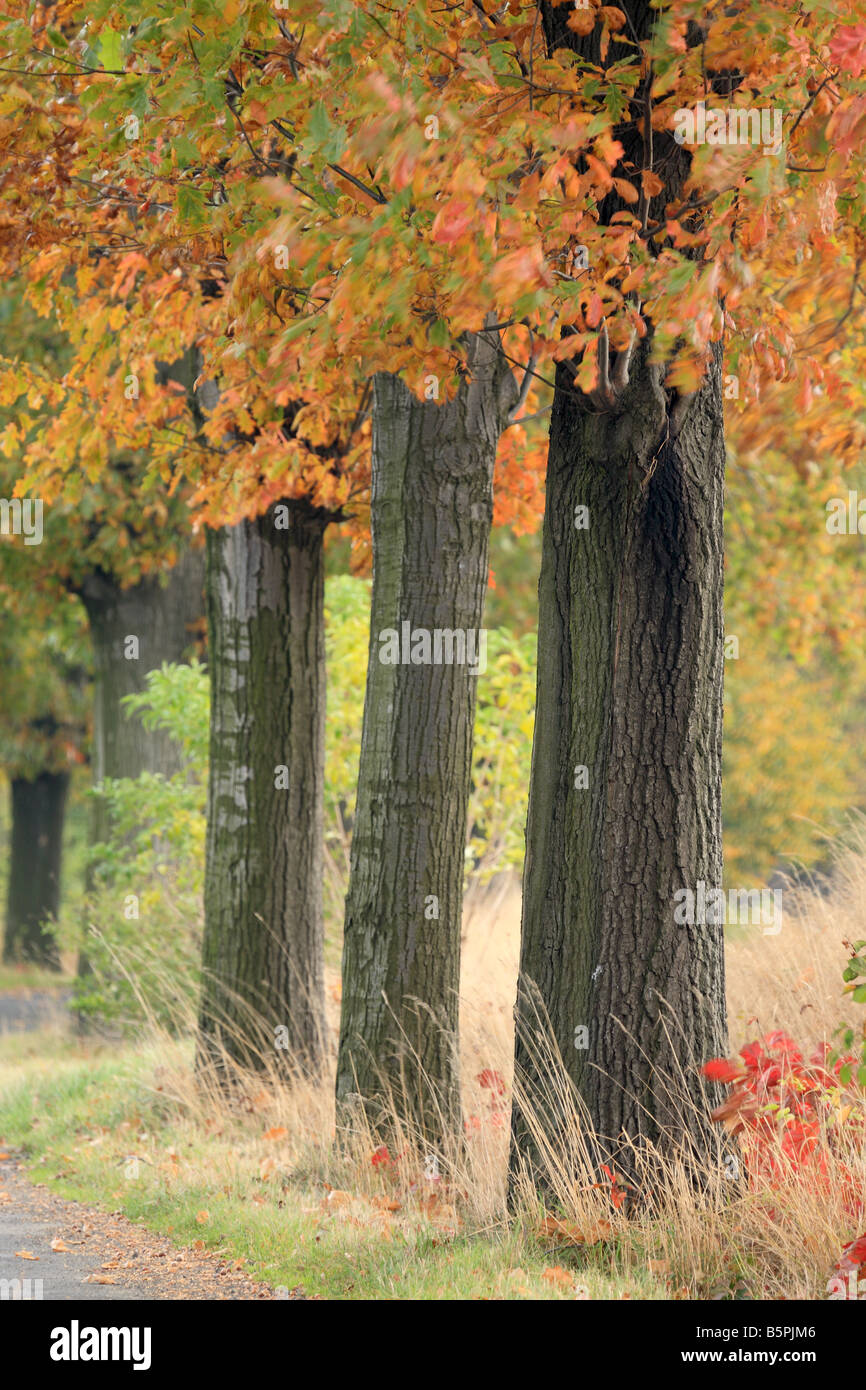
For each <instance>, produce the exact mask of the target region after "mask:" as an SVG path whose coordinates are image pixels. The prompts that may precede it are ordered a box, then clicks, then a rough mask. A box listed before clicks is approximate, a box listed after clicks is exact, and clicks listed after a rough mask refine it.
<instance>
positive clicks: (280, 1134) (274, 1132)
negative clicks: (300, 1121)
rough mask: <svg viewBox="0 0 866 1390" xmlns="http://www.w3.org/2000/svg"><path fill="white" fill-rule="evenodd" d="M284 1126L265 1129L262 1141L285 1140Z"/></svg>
mask: <svg viewBox="0 0 866 1390" xmlns="http://www.w3.org/2000/svg"><path fill="white" fill-rule="evenodd" d="M288 1132H289V1131H288V1130H287V1129H286V1127H285V1125H274V1126H273V1128H272V1129H266V1130H265V1132H264V1134H263V1135H262V1138H263V1139H285V1137H286V1135H287V1134H288Z"/></svg>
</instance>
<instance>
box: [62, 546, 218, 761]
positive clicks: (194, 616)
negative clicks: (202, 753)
mask: <svg viewBox="0 0 866 1390" xmlns="http://www.w3.org/2000/svg"><path fill="white" fill-rule="evenodd" d="M203 586H204V556H203V554H202V552H201V551H200V550H188V551H186V552H185V553H184V554H183V555H182V556H181V558H180V559H179V560H178V562H177V564H176V565H175V567H174V569H172V570H170V571H169V573H168V582H167V583H166V584H165V585H164V586H163V585H161V584H160V580H159V577H157V576H154V577H152V578H147V579H143V580H142V581H141V582H140V583H139V584H135V585H133V586H132V587H131V588H129V589H121V588H120V586H119V585H118V584H117V583H116V581H115V580H114V579H112V578H110V577H109V576H107V575H90V576H88V578H87V579H86V580H85V582H84V584H83V586H82V591H81V597H82V599H83V602H84V606H85V608H86V609H87V616H88V618H89V621H90V631H91V635H92V638H93V651H94V715H93V778H94V783H95V784H96V785H97V786H98V785H99V783H100V782H101V781H102V780H103V778H105V777H137V776H138V775H139V773H141V772H162V773H165V774H166V776H169V775H171V773H173V772H176V771H177V770H178V769H179V768H180V766H181V764H182V760H183V755H182V752H181V750H180V749H179V748H178V746H177V744H176V743H174V742H173V741H172V739H171V738H170V737H169V736H168V734H167V733H165V732H164V731H163V730H161V729H145V727H144V725H143V724H142V722H141V720H140V719H137V718H132V719H129V718H127V715H126V712H125V711H124V709H123V708H122V706H121V703H120V702H121V700H122V699H123V697H124V696H125V695H133V694H138V693H139V692H140V691H142V690H145V689H146V687H147V679H146V677H147V673H148V672H149V671H153V670H157V669H158V668H159V667H160V666H161V665H162V664H163V662H176V661H182V660H183V659H184V657H185V656H186V654H187V653H188V651H189V649H190V647H191V646H192V644H193V642H194V640H195V635H196V634H195V628H196V626H197V624H199V623H200V621H201V618H202V616H203V608H204V602H203Z"/></svg>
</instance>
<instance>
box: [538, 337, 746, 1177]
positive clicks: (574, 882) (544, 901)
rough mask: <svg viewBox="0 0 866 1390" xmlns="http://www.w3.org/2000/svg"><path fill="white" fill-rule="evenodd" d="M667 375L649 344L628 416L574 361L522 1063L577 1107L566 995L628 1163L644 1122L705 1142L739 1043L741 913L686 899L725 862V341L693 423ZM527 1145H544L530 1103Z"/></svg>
mask: <svg viewBox="0 0 866 1390" xmlns="http://www.w3.org/2000/svg"><path fill="white" fill-rule="evenodd" d="M661 375H662V369H660V368H658V367H651V366H648V365H647V362H646V354H641V356H640V358H639V359H636V360H635V362H634V363H633V367H632V373H631V377H632V379H631V382H630V384H629V386H628V388H627V390H626V393H625V395H624V396H623V399H622V401H621V402H620V408H619V409H617V410H614V411H612V412H610V413H607V414H596V413H593V412H592V411H590V410H589V409H588V408H587V401H586V399H585V398H584V397H581V396H579V395H578V393H577V392H576V391H575V390H574V388H573V387H572V386H570V385H568V384H567V378H566V376H565V374H564V373H561V374H560V377H559V380H558V385H559V386H560V387H561V389H559V390H558V391H557V394H556V400H555V405H554V412H553V417H552V421H551V438H550V456H549V464H548V474H547V495H546V510H545V521H544V540H543V554H542V569H541V582H540V588H539V632H538V695H537V710H536V724H535V741H534V746H533V760H532V775H531V782H530V801H529V819H528V825H527V849H526V862H525V869H524V904H523V938H522V950H521V967H520V968H521V978H522V982H523V983H522V987H521V989H520V990H519V996H518V1040H517V1050H516V1064H517V1067H518V1069H519V1071H520V1073H522V1074H524V1075H525V1077H526V1080H527V1083H528V1087H529V1091H530V1093H532V1092H535V1099H536V1103H537V1104H539V1105H540V1108H541V1112H542V1113H543V1115H544V1117H545V1118H544V1123H545V1126H546V1127H547V1128H548V1129H549V1131H550V1132H551V1133H552V1135H553V1136H554V1138H555V1136H556V1134H557V1131H558V1129H559V1127H560V1126H562V1125H564V1124H565V1123H567V1116H566V1114H565V1109H566V1108H567V1107H562V1106H557V1104H556V1103H555V1102H554V1101H553V1100H552V1099H551V1097H550V1087H549V1085H546V1084H545V1074H546V1067H545V1064H544V1060H543V1048H540V1047H539V1036H540V1034H541V1033H542V1032H543V1031H544V1030H543V1027H542V1024H541V1023H540V1018H541V1017H543V1015H544V1014H545V1013H546V1015H547V1016H548V1017H549V1021H550V1025H551V1029H552V1033H553V1036H554V1038H555V1041H556V1044H557V1046H558V1049H559V1051H560V1053H561V1056H562V1058H563V1059H564V1063H565V1067H566V1070H567V1071H568V1074H569V1075H570V1077H571V1079H572V1080H573V1082H574V1084H575V1086H576V1088H577V1091H578V1093H579V1094H580V1096H581V1097H582V1098H583V1100H584V1101H585V1102H586V1104H587V1106H588V1110H589V1116H590V1118H591V1120H592V1123H593V1125H594V1127H595V1129H596V1131H597V1133H598V1135H599V1136H600V1138H601V1144H600V1149H599V1157H600V1158H604V1159H605V1160H606V1161H608V1162H610V1161H613V1162H614V1163H615V1164H616V1166H617V1167H618V1168H619V1170H620V1171H626V1172H628V1171H630V1170H631V1169H632V1164H631V1163H630V1160H629V1154H628V1152H626V1151H620V1149H619V1145H620V1141H621V1138H622V1136H623V1135H625V1136H627V1137H628V1139H630V1140H632V1141H639V1140H640V1139H641V1138H642V1137H646V1138H649V1139H651V1140H654V1141H659V1140H661V1141H662V1142H666V1141H667V1140H669V1139H675V1140H677V1141H682V1140H683V1139H686V1140H691V1141H692V1142H693V1144H694V1146H695V1150H696V1152H697V1153H698V1154H700V1153H701V1152H705V1151H706V1145H707V1143H708V1139H707V1129H706V1126H705V1123H704V1121H703V1119H702V1115H703V1113H704V1110H705V1105H704V1099H703V1094H702V1086H701V1083H700V1080H699V1077H698V1074H697V1065H698V1064H699V1063H702V1062H704V1061H706V1060H707V1059H708V1058H710V1057H713V1056H719V1055H722V1054H724V1052H725V1049H726V1023H725V1006H724V951H723V932H722V927H721V926H706V925H694V926H690V925H678V924H677V922H676V921H675V917H674V912H675V907H676V905H677V902H678V901H681V900H678V899H676V898H675V894H676V893H677V892H678V891H679V890H682V889H691V890H692V891H693V892H697V891H698V890H697V885H698V884H699V882H703V883H704V884H705V885H706V887H707V889H709V888H710V887H713V888H718V887H720V886H721V875H722V842H721V735H722V668H723V631H722V558H723V557H722V511H723V487H724V442H723V424H722V396H721V368H720V355H719V353H718V352H717V353H716V354H715V356H714V360H713V363H712V365H711V369H710V372H709V375H708V377H707V379H706V380H705V382H704V384H703V385H702V387H701V388H700V390H699V391H698V392H697V394H696V395H695V396H694V397H692V398H691V400H690V401H689V402H688V406H687V409H685V411H684V414H683V418H682V421H681V422H677V423H678V424H679V428H677V424H676V423H675V420H676V413H675V417H674V420H672V418H671V412H670V410H669V400H668V396H669V394H670V393H668V392H666V391H665V390H664V389H663V387H662V383H661ZM577 507H586V508H588V529H578V526H577V525H576V519H578V518H582V514H579V513H576V508H577ZM582 519H586V518H582ZM582 768H584V769H586V773H585V774H583V773H582V772H581V771H580V769H582ZM530 982H531V985H534V986H535V989H533V988H532V987H531V985H530ZM580 1028H585V1029H586V1030H587V1032H586V1034H585V1035H581V1034H580V1033H578V1031H577V1030H578V1029H580ZM545 1092H547V1094H548V1103H547V1104H546V1105H545V1103H544V1101H543V1100H542V1099H541V1096H542V1095H543V1094H544V1093H545ZM683 1097H685V1098H686V1103H685V1106H684V1105H683ZM689 1103H691V1104H692V1106H693V1107H694V1108H693V1109H691V1108H689ZM514 1144H515V1153H514V1155H513V1156H514V1158H515V1160H516V1158H517V1156H518V1155H520V1154H522V1155H524V1156H525V1157H528V1158H530V1160H532V1158H533V1156H534V1155H535V1154H536V1152H537V1151H536V1149H535V1146H534V1144H533V1143H532V1140H531V1138H530V1134H529V1130H528V1126H527V1124H526V1120H525V1117H524V1116H523V1115H522V1113H521V1112H520V1109H519V1107H515V1118H514Z"/></svg>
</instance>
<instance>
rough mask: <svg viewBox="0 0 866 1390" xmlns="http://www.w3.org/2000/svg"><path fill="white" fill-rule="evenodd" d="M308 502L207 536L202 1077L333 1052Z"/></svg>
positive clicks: (315, 571)
mask: <svg viewBox="0 0 866 1390" xmlns="http://www.w3.org/2000/svg"><path fill="white" fill-rule="evenodd" d="M331 520H333V518H332V517H331V516H330V515H329V514H327V513H325V512H321V511H317V510H315V509H313V508H311V507H310V506H309V505H308V504H306V503H305V502H302V501H295V502H287V503H280V504H277V505H276V506H275V507H272V508H271V510H270V511H269V512H268V513H267V515H266V516H264V517H261V518H259V519H258V520H257V521H243V522H241V523H240V524H238V525H236V526H232V527H227V528H224V529H222V530H215V531H210V532H209V533H208V628H209V640H210V671H211V747H210V783H209V789H208V833H207V852H206V865H205V930H204V944H203V957H202V959H203V967H204V981H203V987H202V1003H201V1014H200V1031H199V1049H198V1066H199V1069H200V1071H211V1069H213V1068H216V1069H217V1072H221V1071H222V1070H223V1063H224V1062H225V1060H226V1058H227V1057H228V1058H232V1059H234V1060H235V1061H236V1062H238V1063H240V1064H242V1065H244V1066H247V1067H253V1068H260V1067H262V1065H263V1064H264V1062H265V1061H266V1059H267V1058H269V1057H270V1058H273V1057H274V1055H275V1054H274V1049H275V1047H276V1048H277V1049H278V1051H277V1053H276V1055H277V1056H278V1057H279V1056H280V1053H281V1052H282V1053H285V1055H286V1059H287V1061H288V1062H289V1063H290V1065H292V1066H293V1067H296V1068H299V1069H303V1070H306V1071H308V1072H312V1071H314V1070H315V1069H317V1068H318V1067H319V1065H320V1064H321V1061H322V1058H323V1053H324V1039H325V1016H324V965H323V936H324V932H323V918H322V879H323V872H324V864H323V839H324V821H323V814H324V812H323V807H324V736H325V645H324V548H323V538H324V532H325V528H326V526H327V524H328V522H329V521H331Z"/></svg>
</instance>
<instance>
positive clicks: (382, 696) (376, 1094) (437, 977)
mask: <svg viewBox="0 0 866 1390" xmlns="http://www.w3.org/2000/svg"><path fill="white" fill-rule="evenodd" d="M469 359H470V360H469V370H470V372H471V379H469V378H468V377H467V378H464V380H463V382H462V384H461V386H460V389H459V392H458V394H457V396H456V397H455V398H454V399H453V400H452V401H450V402H448V403H445V404H442V405H439V404H437V403H436V402H435V401H420V400H418V399H417V398H416V397H414V396H413V395H412V394H411V392H410V391H409V390H408V389H407V388H406V386H404V385H403V383H402V382H401V381H400V380H399V379H397V378H395V377H393V376H390V375H387V374H384V373H382V374H378V375H377V376H376V377H375V380H374V398H373V399H374V404H373V454H372V505H371V529H372V539H373V601H372V614H371V629H370V654H369V663H368V668H367V688H366V696H365V702H364V726H363V736H362V745H361V759H360V768H359V775H358V795H357V804H356V810H355V821H354V829H353V835H352V853H351V870H350V882H349V891H348V895H347V900H346V917H345V939H344V948H343V1001H342V1019H341V1028H340V1049H339V1058H338V1067H337V1100H338V1105H339V1106H340V1111H341V1115H342V1116H343V1117H344V1122H345V1123H347V1124H349V1123H351V1115H352V1106H353V1105H357V1104H358V1103H359V1098H360V1099H362V1101H363V1104H364V1107H365V1110H366V1118H367V1121H368V1122H369V1123H371V1124H373V1125H374V1126H376V1125H378V1124H379V1123H380V1122H381V1121H382V1120H383V1119H384V1118H385V1116H384V1112H383V1109H382V1106H383V1103H384V1104H385V1106H387V1101H388V1098H389V1097H393V1099H394V1100H395V1101H396V1103H397V1105H398V1107H401V1108H403V1109H404V1110H405V1111H406V1112H407V1113H409V1114H411V1116H412V1117H413V1118H414V1120H415V1121H416V1122H417V1123H418V1124H419V1125H420V1126H421V1127H422V1128H423V1130H424V1132H425V1133H426V1134H427V1135H428V1136H429V1137H430V1138H431V1139H433V1140H436V1139H437V1138H438V1137H441V1135H442V1134H443V1132H445V1131H447V1130H448V1129H449V1128H451V1127H452V1126H454V1125H455V1124H456V1122H457V1120H458V1117H459V1094H458V1068H457V1059H456V1046H455V1045H456V1033H457V1016H458V989H459V977H460V928H461V905H462V889H463V874H464V867H465V845H466V813H467V801H468V795H469V788H470V774H471V758H472V737H473V723H474V716H475V704H476V681H477V675H473V674H471V670H470V663H469V661H468V660H467V661H464V662H463V663H462V664H461V663H458V662H453V663H452V664H450V665H449V664H446V663H445V662H444V661H443V662H442V664H439V665H435V664H426V662H423V661H421V662H419V663H418V664H412V663H411V662H409V663H406V664H404V660H405V658H404V653H403V652H402V641H403V631H404V629H403V624H407V625H409V627H410V629H411V631H412V632H413V633H414V632H417V631H418V630H423V631H424V632H426V633H427V634H431V639H430V640H431V643H432V641H433V638H432V634H433V633H435V631H436V630H437V629H439V630H440V631H447V632H449V633H454V632H460V633H462V634H466V635H468V638H469V641H470V642H476V643H477V642H478V641H479V637H478V634H479V633H480V631H481V624H482V617H483V605H484V595H485V591H486V587H487V574H488V568H487V550H488V538H489V533H490V524H491V517H492V510H493V466H494V460H495V455H496V447H497V443H498V439H499V435H500V433H501V430H502V428H503V426H504V424H505V422H506V418H507V415H508V411H509V409H510V408H513V406H514V396H515V393H516V389H517V388H516V386H515V383H514V378H513V376H512V374H511V372H510V371H509V370H508V368H507V366H506V364H505V363H504V360H503V358H502V356H501V354H500V352H499V350H498V343H497V342H496V341H495V335H494V334H493V333H491V334H490V336H489V337H488V336H487V335H485V336H484V337H480V336H479V337H476V338H474V339H473V340H472V341H471V344H470V348H469ZM388 632H392V633H396V634H399V637H400V647H401V652H400V658H399V659H398V660H397V661H396V662H394V663H393V664H390V663H388V662H384V661H383V660H382V659H381V658H382V656H383V654H386V645H385V643H386V639H384V638H383V637H382V634H383V633H388ZM422 640H423V639H419V641H422ZM477 649H478V648H477V647H476V650H477ZM443 650H444V647H443ZM416 652H417V655H418V656H420V657H423V656H424V653H423V650H422V648H421V646H420V645H419V646H418V647H417V648H416ZM393 654H394V652H393V651H392V652H391V655H393ZM430 654H431V655H432V654H433V649H432V645H431V651H430Z"/></svg>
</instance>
